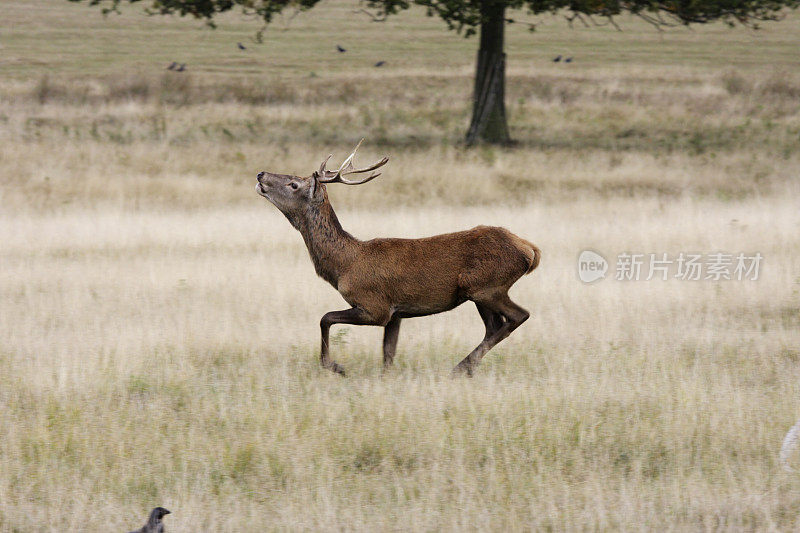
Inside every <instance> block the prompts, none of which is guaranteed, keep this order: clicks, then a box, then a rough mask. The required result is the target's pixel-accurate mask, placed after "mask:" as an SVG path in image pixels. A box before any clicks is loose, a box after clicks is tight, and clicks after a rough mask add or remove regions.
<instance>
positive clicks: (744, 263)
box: [578, 250, 764, 283]
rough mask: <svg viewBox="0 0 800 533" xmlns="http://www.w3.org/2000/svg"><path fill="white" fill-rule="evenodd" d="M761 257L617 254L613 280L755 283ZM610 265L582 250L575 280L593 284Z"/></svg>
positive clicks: (750, 255)
mask: <svg viewBox="0 0 800 533" xmlns="http://www.w3.org/2000/svg"><path fill="white" fill-rule="evenodd" d="M763 259H764V256H763V255H761V253H759V252H754V253H749V254H748V253H744V252H739V253H726V252H714V253H707V254H703V253H687V252H680V253H679V254H677V255H675V254H673V255H670V254H667V253H636V252H623V253H621V254H618V255H617V260H616V264H615V265H614V272H613V278H614V279H615V280H616V281H650V280H652V279H657V280H661V281H668V280H670V279H677V280H681V281H701V280H702V281H757V280H758V277H759V274H760V269H761V262H762V261H763ZM608 269H609V264H608V261H606V259H605V258H604V257H603V256H602V255H600V254H599V253H597V252H594V251H592V250H584V251H582V252H581V253H580V255H579V256H578V277H579V278H580V280H581V281H583V282H584V283H592V282H595V281H597V280H599V279H604V278H605V277H606V272H607V271H608Z"/></svg>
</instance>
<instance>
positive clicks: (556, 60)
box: [553, 54, 561, 63]
mask: <svg viewBox="0 0 800 533" xmlns="http://www.w3.org/2000/svg"><path fill="white" fill-rule="evenodd" d="M559 61H561V55H560V54H559V55H557V56H556V57H554V58H553V63H558V62H559Z"/></svg>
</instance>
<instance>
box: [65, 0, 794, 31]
mask: <svg viewBox="0 0 800 533" xmlns="http://www.w3.org/2000/svg"><path fill="white" fill-rule="evenodd" d="M70 1H71V2H81V1H87V0H70ZM88 2H89V4H90V5H100V6H102V8H103V11H104V12H106V13H108V12H112V11H116V10H117V8H118V7H119V5H120V4H122V3H125V2H128V3H131V4H133V3H140V2H144V4H145V5H146V11H147V12H148V13H151V14H160V15H166V14H178V15H181V16H186V15H190V16H193V17H196V18H200V19H206V20H207V21H209V23H212V22H213V19H214V17H215V16H216V15H217V14H218V13H222V12H225V11H230V10H232V9H235V8H238V9H241V11H242V12H244V13H247V14H250V15H255V16H257V17H258V18H259V19H261V20H263V21H264V22H265V23H267V24H268V23H269V22H271V21H272V17H273V16H274V15H275V14H276V13H280V12H281V11H283V9H285V8H287V7H291V8H293V9H300V10H306V9H310V8H312V7H314V6H315V5H316V4H317V2H319V0H88ZM491 4H499V5H503V6H505V8H506V9H524V10H525V11H526V12H528V13H532V14H539V13H547V12H551V13H556V12H558V11H562V10H563V11H567V12H569V13H571V15H572V16H577V17H613V16H615V15H619V14H621V13H626V12H628V13H633V14H636V15H640V16H642V17H644V18H645V19H646V20H648V21H650V22H652V23H654V24H657V25H671V24H693V23H698V24H702V23H706V22H712V21H715V20H722V21H725V22H728V23H730V24H735V23H740V24H744V25H748V26H756V25H757V24H758V22H760V21H765V20H779V19H780V18H782V17H783V15H784V10H785V9H786V8H792V9H794V8H796V7H797V6H798V5H800V0H702V1H700V0H668V1H660V2H659V1H648V0H631V1H620V0H496V1H492V0H484V1H480V0H365V1H364V5H366V6H367V7H368V8H369V9H371V10H372V11H373V12H374V14H375V18H377V19H382V18H385V17H387V16H389V15H394V14H396V13H399V12H400V11H402V10H404V9H408V8H409V7H411V5H419V6H423V7H424V8H425V9H427V11H428V14H429V15H430V16H434V15H436V16H438V17H440V18H441V19H442V20H444V21H445V23H446V24H447V26H448V28H450V29H452V30H455V31H457V32H459V33H463V34H464V35H466V36H470V35H473V34H474V33H475V32H476V31H477V28H478V27H479V26H480V25H481V24H482V23H483V22H485V20H484V17H483V16H482V15H481V12H482V9H481V8H482V7H485V6H487V5H491ZM484 12H485V11H484ZM507 21H508V22H513V20H512V19H507Z"/></svg>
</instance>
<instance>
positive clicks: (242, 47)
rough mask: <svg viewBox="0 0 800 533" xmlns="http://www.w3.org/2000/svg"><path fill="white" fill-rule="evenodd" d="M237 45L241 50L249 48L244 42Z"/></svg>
mask: <svg viewBox="0 0 800 533" xmlns="http://www.w3.org/2000/svg"><path fill="white" fill-rule="evenodd" d="M236 46H238V47H239V50H247V48H245V46H244V45H243V44H242V43H236Z"/></svg>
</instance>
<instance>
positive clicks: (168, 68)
mask: <svg viewBox="0 0 800 533" xmlns="http://www.w3.org/2000/svg"><path fill="white" fill-rule="evenodd" d="M177 66H178V64H177V63H176V62H175V61H173V62H172V63H170V64H169V66H168V67H167V70H175V67H177Z"/></svg>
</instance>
